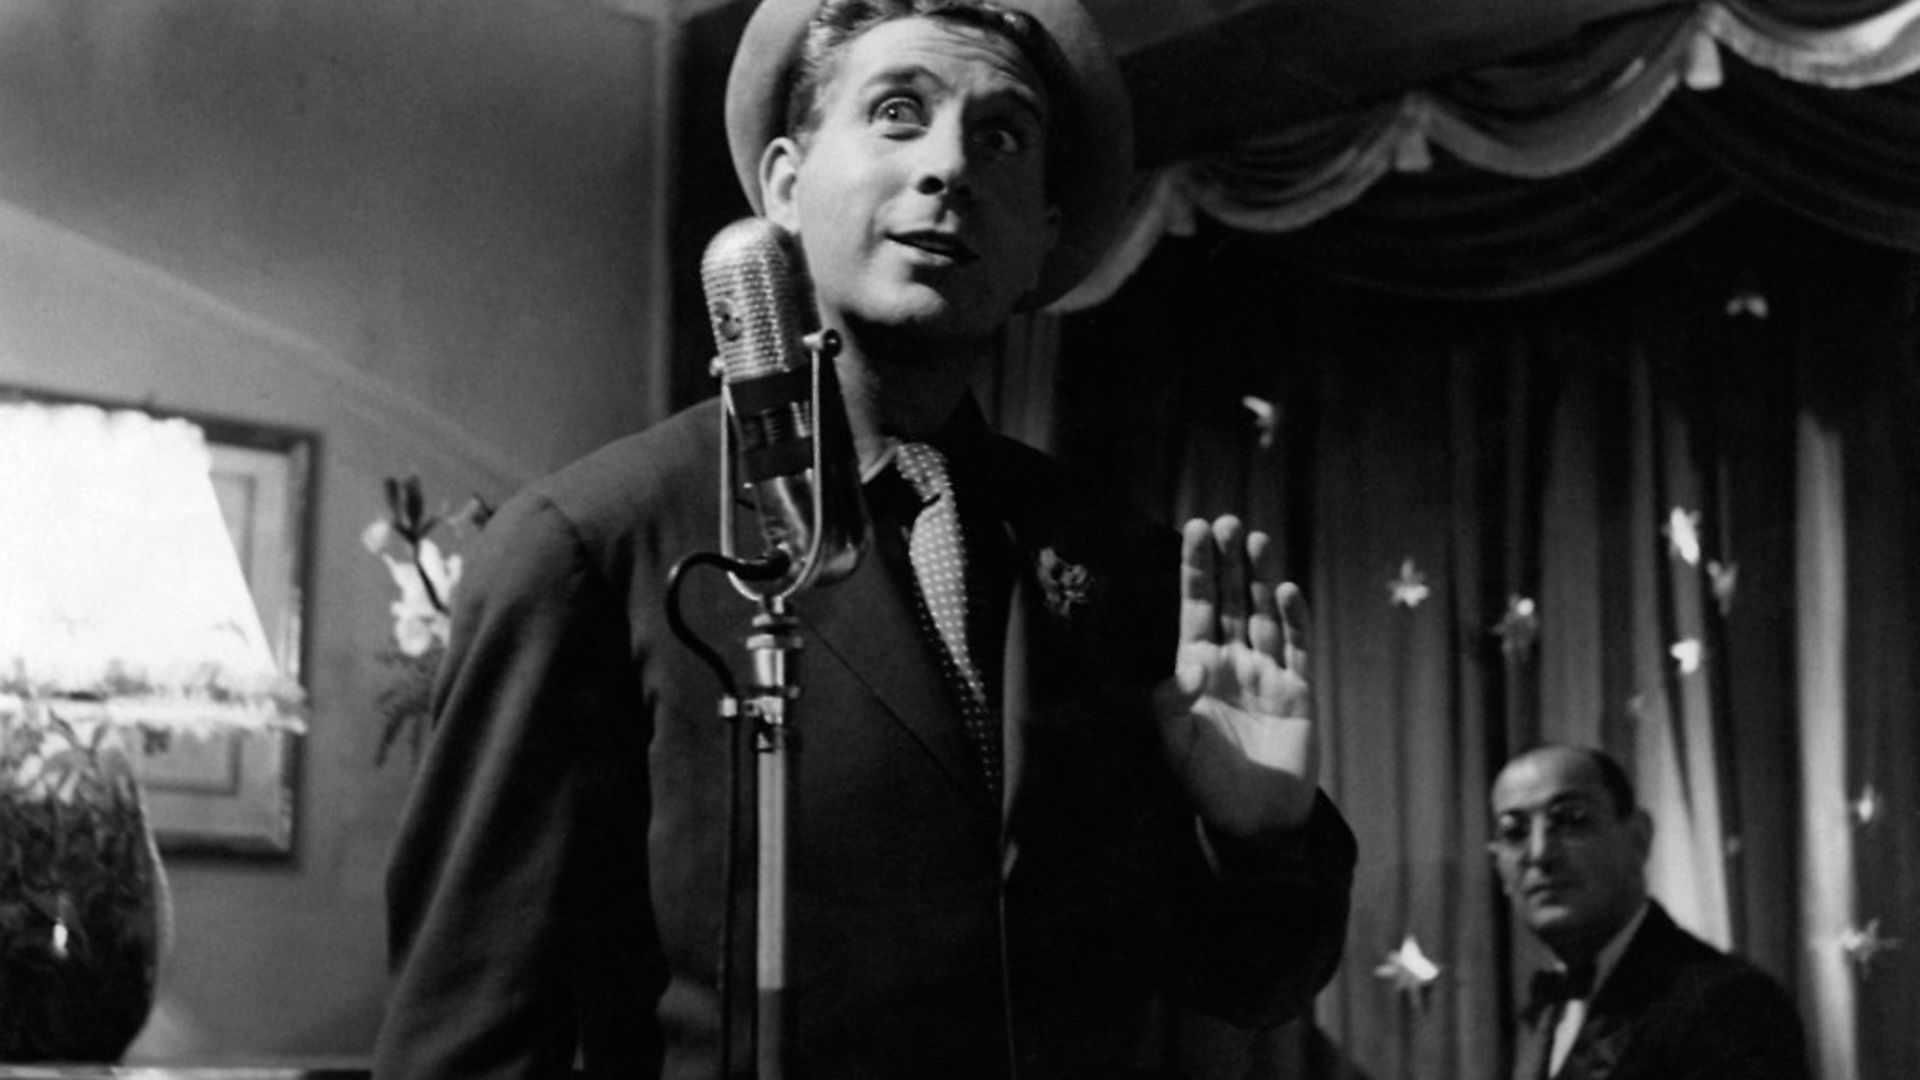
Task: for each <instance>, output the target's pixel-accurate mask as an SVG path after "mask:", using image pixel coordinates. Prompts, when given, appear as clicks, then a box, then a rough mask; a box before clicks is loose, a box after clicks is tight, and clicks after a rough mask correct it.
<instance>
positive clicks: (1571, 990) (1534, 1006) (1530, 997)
mask: <svg viewBox="0 0 1920 1080" xmlns="http://www.w3.org/2000/svg"><path fill="white" fill-rule="evenodd" d="M1593 976H1594V971H1593V965H1592V964H1575V965H1573V966H1572V967H1568V968H1564V969H1562V970H1559V971H1536V972H1534V973H1533V981H1532V982H1530V983H1529V984H1528V985H1527V1021H1528V1023H1532V1022H1534V1021H1536V1020H1538V1019H1539V1018H1540V1017H1541V1016H1543V1015H1545V1014H1546V1012H1547V1010H1549V1009H1551V1008H1553V1007H1554V1006H1556V1005H1560V1004H1562V1003H1564V1002H1568V1001H1574V1000H1577V999H1583V998H1585V997H1587V995H1589V994H1591V993H1593Z"/></svg>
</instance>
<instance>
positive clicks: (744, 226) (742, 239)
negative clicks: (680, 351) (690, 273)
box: [700, 217, 817, 383]
mask: <svg viewBox="0 0 1920 1080" xmlns="http://www.w3.org/2000/svg"><path fill="white" fill-rule="evenodd" d="M805 264H806V260H805V256H804V255H802V253H801V251H800V244H799V241H798V239H797V238H796V237H794V235H793V234H792V233H789V232H788V231H787V230H785V229H783V228H781V227H780V226H778V225H776V224H774V223H773V222H771V221H768V220H767V219H766V218H761V217H749V218H742V219H740V220H739V221H736V222H734V223H733V224H731V225H728V226H727V227H726V228H724V229H721V230H720V231H719V232H718V233H715V234H714V237H713V239H712V240H711V241H709V242H708V244H707V250H706V253H705V254H704V255H703V256H702V257H701V260H700V284H701V287H702V289H703V290H704V291H705V293H706V298H707V320H708V323H709V324H710V325H711V326H712V329H713V341H714V345H715V347H716V348H717V349H718V350H719V354H720V371H721V378H722V379H723V380H724V381H726V382H728V383H733V382H738V381H740V380H743V379H751V378H755V377H758V376H761V375H770V374H773V373H775V372H778V371H789V370H792V369H794V368H797V367H801V366H804V364H805V362H806V356H807V353H806V346H805V344H804V343H803V341H802V338H803V337H804V336H805V335H806V334H808V333H811V332H812V331H813V330H814V329H815V322H816V321H817V317H816V315H815V312H814V307H813V295H812V290H811V288H810V286H809V284H808V278H807V272H806V265H805Z"/></svg>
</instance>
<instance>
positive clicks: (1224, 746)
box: [1154, 515, 1319, 839]
mask: <svg viewBox="0 0 1920 1080" xmlns="http://www.w3.org/2000/svg"><path fill="white" fill-rule="evenodd" d="M1181 541H1182V542H1181V552H1180V643H1179V647H1178V651H1177V652H1176V653H1175V658H1174V674H1173V677H1172V678H1170V679H1168V680H1167V681H1166V682H1164V683H1162V684H1161V685H1160V687H1159V688H1158V690H1157V691H1156V692H1155V697H1154V700H1155V706H1156V713H1157V715H1158V716H1159V722H1160V735H1161V741H1162V744H1163V745H1164V747H1165V749H1166V753H1167V760H1168V762H1169V763H1170V764H1171V765H1172V766H1173V770H1174V773H1175V774H1176V775H1177V776H1178V777H1179V778H1180V780H1181V783H1182V784H1184V785H1185V787H1186V790H1187V793H1188V795H1189V797H1191V798H1192V800H1193V803H1194V808H1195V810H1197V811H1198V812H1199V814H1200V816H1201V817H1202V818H1203V819H1204V820H1205V821H1206V822H1207V823H1208V824H1209V825H1212V826H1213V827H1214V828H1216V829H1219V830H1221V831H1223V832H1225V833H1227V834H1228V835H1231V836H1236V837H1240V838H1243V839H1245V838H1252V837H1256V836H1259V835H1261V834H1264V833H1270V832H1272V831H1274V830H1277V829H1286V828H1292V827H1294V826H1297V825H1300V824H1301V823H1303V822H1304V821H1305V820H1306V818H1307V815H1308V812H1309V811H1310V810H1312V808H1313V800H1314V791H1315V788H1316V784H1317V774H1318V769H1319V761H1318V749H1317V746H1316V743H1315V739H1314V730H1313V701H1312V694H1311V692H1310V688H1309V687H1308V685H1307V680H1306V648H1305V643H1306V634H1307V606H1306V601H1305V599H1303V598H1302V597H1301V595H1300V590H1299V589H1298V588H1297V587H1295V586H1294V584H1293V583H1292V582H1283V581H1281V580H1279V575H1278V574H1277V573H1276V572H1275V568H1274V566H1273V565H1272V564H1273V552H1272V544H1271V542H1270V541H1269V540H1268V538H1267V535H1266V534H1265V533H1261V532H1248V531H1247V530H1246V529H1245V528H1244V527H1243V526H1242V524H1241V522H1240V519H1239V518H1236V517H1234V516H1232V515H1226V516H1223V517H1220V518H1218V519H1216V520H1215V521H1213V522H1211V523H1209V522H1207V521H1204V520H1201V519H1199V518H1195V519H1194V520H1192V521H1189V522H1187V524H1186V527H1185V528H1184V529H1183V530H1182V532H1181Z"/></svg>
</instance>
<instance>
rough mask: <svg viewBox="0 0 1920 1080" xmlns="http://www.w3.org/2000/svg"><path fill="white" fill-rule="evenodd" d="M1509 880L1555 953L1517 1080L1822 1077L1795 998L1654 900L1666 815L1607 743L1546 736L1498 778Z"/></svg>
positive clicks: (1520, 1049) (1499, 847)
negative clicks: (1656, 857) (1645, 800)
mask: <svg viewBox="0 0 1920 1080" xmlns="http://www.w3.org/2000/svg"><path fill="white" fill-rule="evenodd" d="M1492 809H1493V818H1494V839H1493V842H1492V843H1491V844H1490V845H1489V850H1490V851H1491V852H1492V855H1493V860H1494V865H1495V866H1496V867H1497V868H1498V870H1499V873H1500V881H1501V883H1502V885H1503V886H1504V887H1505V889H1506V893H1507V898H1508V900H1509V901H1511V902H1512V904H1513V907H1514V910H1515V911H1516V912H1517V913H1518V914H1519V916H1520V921H1521V922H1522V923H1523V924H1524V925H1525V926H1526V928H1527V929H1528V931H1529V932H1531V933H1532V934H1533V936H1534V937H1536V938H1538V939H1539V941H1540V942H1541V944H1543V945H1545V946H1546V947H1547V949H1548V950H1549V951H1550V952H1551V953H1552V954H1553V957H1554V959H1555V960H1556V961H1557V964H1556V966H1554V967H1552V968H1549V969H1547V970H1544V971H1542V972H1540V973H1539V974H1538V975H1536V976H1535V978H1534V980H1533V991H1532V993H1531V994H1530V999H1529V1001H1528V1003H1527V1006H1526V1008H1525V1009H1524V1010H1523V1016H1522V1020H1521V1028H1520V1031H1519V1035H1518V1038H1517V1040H1516V1045H1515V1050H1514V1055H1513V1056H1514V1063H1513V1069H1512V1071H1511V1076H1512V1080H1543V1078H1548V1077H1551V1078H1553V1080H1811V1074H1810V1073H1809V1072H1808V1071H1807V1056H1806V1042H1805V1036H1804V1034H1803V1033H1802V1031H1801V1027H1800V1018H1799V1016H1798V1015H1797V1014H1796V1013H1795V1012H1794V1008H1793V1002H1792V1001H1791V1000H1789V999H1788V997H1787V995H1786V993H1785V992H1784V991H1783V990H1781V988H1780V987H1779V985H1778V984H1777V983H1775V982H1774V981H1773V979H1772V978H1771V977H1769V976H1768V975H1767V974H1766V973H1764V972H1762V971H1761V970H1759V969H1758V968H1756V967H1754V966H1753V965H1752V964H1749V963H1747V962H1746V961H1744V960H1741V959H1739V958H1738V957H1734V956H1729V955H1727V954H1726V953H1723V952H1721V951H1720V950H1718V949H1715V948H1714V947H1712V946H1711V945H1708V944H1707V943H1706V942H1703V941H1701V940H1700V939H1699V938H1696V937H1694V936H1693V935H1692V934H1689V933H1687V932H1686V931H1685V930H1682V929H1680V927H1678V926H1676V925H1675V924H1674V922H1673V920H1672V919H1671V918H1670V917H1669V916H1668V915H1667V912H1666V910H1665V909H1664V908H1662V907H1661V906H1660V904H1659V903H1658V902H1657V901H1655V900H1653V899H1650V898H1649V897H1648V895H1647V877H1646V861H1647V853H1648V851H1649V850H1650V848H1651V845H1652V842H1653V820H1652V818H1650V817H1649V816H1648V814H1647V812H1646V811H1645V810H1644V809H1642V808H1641V807H1640V806H1639V805H1638V800H1637V798H1636V796H1635V795H1634V790H1633V785H1632V783H1631V782H1630V781H1629V780H1628V778H1627V774H1626V772H1625V770H1623V769H1622V768H1621V767H1620V765H1619V764H1618V763H1617V762H1615V761H1614V760H1613V759H1612V758H1611V757H1608V756H1607V755H1606V754H1604V753H1602V752H1601V751H1598V750H1592V749H1587V748H1583V747H1572V746H1543V747H1539V748H1537V749H1534V750H1530V751H1527V752H1526V753H1523V754H1521V755H1519V756H1518V757H1516V758H1514V759H1513V760H1512V761H1511V762H1509V763H1508V764H1507V766H1506V768H1505V769H1503V770H1502V771H1501V773H1500V775H1499V777H1498V778H1497V779H1496V780H1495V781H1494V785H1493V799H1492Z"/></svg>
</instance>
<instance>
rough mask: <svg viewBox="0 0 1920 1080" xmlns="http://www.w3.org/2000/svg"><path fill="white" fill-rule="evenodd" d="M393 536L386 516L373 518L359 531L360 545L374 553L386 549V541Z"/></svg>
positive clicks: (391, 527)
mask: <svg viewBox="0 0 1920 1080" xmlns="http://www.w3.org/2000/svg"><path fill="white" fill-rule="evenodd" d="M392 538H393V526H392V525H391V524H389V523H388V521H387V519H386V518H383V517H382V518H374V519H373V520H372V521H370V522H368V523H367V527H366V528H365V529H363V530H361V532H360V546H361V547H364V548H366V549H367V550H368V551H371V552H373V553H374V554H375V555H378V554H380V553H381V552H383V551H385V550H386V549H387V541H388V540H391V539H392Z"/></svg>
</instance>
